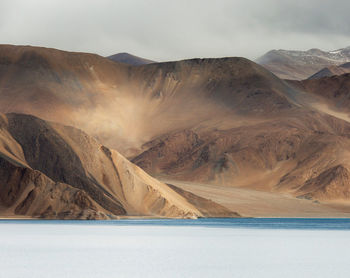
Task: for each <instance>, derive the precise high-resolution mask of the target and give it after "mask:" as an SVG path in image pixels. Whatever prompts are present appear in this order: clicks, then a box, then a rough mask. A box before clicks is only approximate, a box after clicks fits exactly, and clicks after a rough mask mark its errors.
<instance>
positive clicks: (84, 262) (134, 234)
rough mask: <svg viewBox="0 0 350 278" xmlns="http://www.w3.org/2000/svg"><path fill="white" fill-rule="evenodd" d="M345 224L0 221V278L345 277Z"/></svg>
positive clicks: (349, 241) (349, 252)
mask: <svg viewBox="0 0 350 278" xmlns="http://www.w3.org/2000/svg"><path fill="white" fill-rule="evenodd" d="M349 246H350V220H348V219H278V218H273V219H272V218H271V219H266V218H264V219H253V218H251V219H198V220H161V219H147V220H136V219H135V220H116V221H56V220H0V277H1V278H2V277H6V278H17V277H18V278H19V277H26V278H41V277H42V278H44V277H45V278H47V277H50V278H80V277H83V278H107V277H118V278H119V277H121V278H123V277H126V278H129V277H152V278H155V277H179V278H180V277H181V278H183V277H198V278H199V277H200V278H203V277H215V278H218V277H220V278H221V277H237V278H256V277H262V278H265V277H266V278H277V277H278V278H280V277H283V278H296V277H298V278H300V277H301V278H303V277H305V278H306V277H307V278H310V277H311V278H312V277H317V278H334V277H336V278H343V277H344V278H348V277H349V273H350V264H349V263H348V261H349V256H350V248H349Z"/></svg>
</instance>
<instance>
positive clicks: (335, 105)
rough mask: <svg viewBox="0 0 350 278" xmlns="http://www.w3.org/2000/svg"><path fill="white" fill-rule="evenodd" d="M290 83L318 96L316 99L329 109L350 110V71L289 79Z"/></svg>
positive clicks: (297, 88) (313, 95) (337, 110)
mask: <svg viewBox="0 0 350 278" xmlns="http://www.w3.org/2000/svg"><path fill="white" fill-rule="evenodd" d="M288 83H289V84H290V85H291V86H293V87H294V88H295V89H296V90H299V91H304V92H307V94H309V95H310V96H312V97H314V98H315V97H316V98H318V99H317V100H316V101H317V102H320V103H321V104H322V105H323V106H326V107H327V108H328V110H331V111H333V112H342V113H349V112H350V110H349V107H350V106H349V105H350V102H349V99H350V73H347V74H343V75H339V76H330V77H323V78H318V79H307V80H303V81H288ZM314 101H315V100H314ZM345 115H346V114H345Z"/></svg>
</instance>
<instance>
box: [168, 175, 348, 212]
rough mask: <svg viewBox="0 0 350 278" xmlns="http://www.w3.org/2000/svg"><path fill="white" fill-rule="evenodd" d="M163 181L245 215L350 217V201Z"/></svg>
mask: <svg viewBox="0 0 350 278" xmlns="http://www.w3.org/2000/svg"><path fill="white" fill-rule="evenodd" d="M163 181H164V182H168V183H173V184H175V185H176V186H178V187H180V188H182V189H184V190H188V191H190V192H193V193H194V194H196V195H198V196H201V197H204V198H207V199H210V200H213V201H214V202H217V203H219V204H221V205H223V206H225V207H227V208H229V209H233V208H235V209H237V211H239V212H240V213H241V214H242V216H246V217H350V205H349V203H341V202H334V203H325V204H324V203H318V202H314V201H312V200H305V199H297V198H294V197H292V196H290V195H289V194H280V193H272V192H264V191H259V190H254V189H247V188H236V187H235V188H233V187H227V186H217V185H210V184H203V183H192V182H182V181H175V180H168V179H163Z"/></svg>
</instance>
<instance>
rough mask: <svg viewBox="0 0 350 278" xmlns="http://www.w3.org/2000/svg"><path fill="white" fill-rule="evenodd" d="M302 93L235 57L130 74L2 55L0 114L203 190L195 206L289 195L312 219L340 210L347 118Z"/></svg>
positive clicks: (65, 55)
mask: <svg viewBox="0 0 350 278" xmlns="http://www.w3.org/2000/svg"><path fill="white" fill-rule="evenodd" d="M1 49H2V50H1ZM309 81H310V82H311V81H313V80H309ZM305 84H306V83H305ZM305 84H304V83H302V82H299V81H293V82H292V81H288V82H287V81H284V80H281V79H279V78H278V77H277V76H276V75H274V74H272V73H271V72H270V71H268V70H266V69H265V68H264V67H262V66H260V65H258V64H256V63H254V62H252V61H249V60H247V59H244V58H239V57H233V58H220V59H190V60H184V61H176V62H166V63H154V64H148V65H141V66H137V67H133V66H128V65H126V64H122V63H117V62H112V61H110V60H109V59H106V58H103V57H100V56H98V55H92V54H87V53H71V52H64V51H59V50H55V49H43V48H33V47H16V46H1V47H0V97H1V98H0V111H2V112H5V113H8V112H17V113H27V114H32V115H35V116H38V117H41V118H43V119H44V120H49V121H55V122H60V123H62V124H65V125H71V126H75V127H77V128H79V129H82V130H83V131H85V132H86V133H87V134H89V135H92V136H93V137H94V138H97V140H98V141H100V142H101V143H102V144H103V145H105V146H107V148H112V149H117V150H118V151H120V152H121V154H122V155H125V156H127V157H128V158H129V159H131V160H132V162H133V163H135V164H137V165H138V166H140V167H141V168H143V169H144V170H145V171H146V172H147V173H148V174H151V175H154V176H155V177H156V178H157V179H158V180H161V181H163V184H165V183H167V184H170V185H174V186H177V187H178V188H179V189H178V192H180V190H185V191H187V193H183V196H187V198H188V200H192V201H193V199H195V198H193V197H191V196H192V195H191V194H196V192H197V191H194V190H195V188H198V186H197V185H210V186H213V187H211V189H210V190H211V191H210V192H211V193H210V194H211V195H206V193H205V194H203V195H199V197H202V198H206V199H211V200H217V198H215V196H214V195H215V194H216V193H215V186H216V188H220V187H221V188H222V187H227V188H235V189H238V188H240V189H244V190H245V191H244V192H245V193H244V194H246V195H245V196H246V199H250V203H249V206H251V207H254V206H255V205H256V203H254V200H255V199H252V198H250V197H249V196H257V195H259V196H262V197H261V198H262V199H263V198H270V197H271V196H274V197H273V199H274V200H279V201H276V202H275V204H278V205H276V207H275V211H276V212H277V211H282V210H283V206H284V201H285V200H286V199H285V196H289V197H290V198H292V200H294V201H295V200H297V201H298V202H297V204H298V205H300V203H299V202H301V201H303V202H306V203H307V204H308V205H307V206H306V207H308V208H310V206H311V207H312V209H315V210H318V209H319V208H321V207H322V208H323V209H324V210H323V212H324V211H327V209H328V210H329V211H330V210H332V209H334V206H336V207H337V208H338V207H339V206H341V210H345V211H348V205H347V204H348V200H349V198H348V193H347V192H348V190H349V187H348V186H343V185H346V177H347V176H346V174H345V173H346V171H347V170H349V167H350V166H349V165H350V162H349V159H348V157H350V156H349V155H348V154H349V151H350V147H349V138H348V134H349V122H348V119H347V118H346V117H345V116H344V113H343V112H342V111H341V110H339V109H338V108H336V109H338V110H334V111H333V110H330V109H327V106H325V103H328V102H330V101H329V100H328V99H327V96H326V95H327V94H328V89H327V88H325V91H324V92H323V94H324V95H322V94H315V93H312V92H311V91H309V90H306V89H305V88H304V86H306V85H305ZM315 87H316V85H315ZM339 169H340V170H339ZM330 174H332V175H334V179H329V180H328V182H326V184H321V183H320V181H321V179H322V178H323V177H324V176H325V175H330ZM49 177H50V176H49ZM50 178H51V177H50ZM187 183H191V186H187ZM184 184H185V185H184ZM349 184H350V183H349ZM170 185H169V186H170ZM328 185H329V186H328ZM192 189H193V190H192ZM201 192H202V191H201ZM218 192H219V191H218ZM202 193H203V192H202ZM202 193H201V194H202ZM262 193H264V194H262ZM267 193H268V194H267ZM218 194H219V193H218ZM271 194H272V195H271ZM196 195H198V194H196ZM230 196H234V194H232V195H230ZM267 196H268V197H267ZM289 197H288V198H289ZM296 197H297V198H296ZM240 198H243V197H242V195H240ZM288 200H289V201H290V199H288ZM234 201H235V200H234V197H232V202H233V203H231V205H232V206H231V205H230V208H231V210H234V211H235V209H234V205H233V204H234ZM236 201H237V200H236ZM289 201H288V202H289ZM294 201H293V202H292V203H293V204H296V203H295V202H294ZM193 202H194V201H193ZM266 202H269V199H264V201H263V202H260V204H262V203H266ZM314 202H315V203H314ZM317 202H321V204H318V203H317ZM219 203H220V202H219ZM227 203H228V202H227V200H226V201H225V202H224V203H220V204H221V205H225V206H226V204H227ZM328 203H332V208H330V207H324V205H325V204H328ZM191 204H192V205H193V203H191ZM303 204H305V203H303ZM344 204H345V205H344ZM278 206H279V207H278ZM290 207H292V205H290V206H289V208H290ZM300 207H304V208H305V206H300ZM196 208H199V207H197V206H196ZM241 208H244V207H241ZM284 209H286V207H284ZM264 210H265V211H266V206H264V205H261V206H260V207H259V208H256V209H255V212H253V213H254V215H260V216H261V215H263V213H264ZM246 211H247V210H246ZM257 211H259V212H257ZM299 212H300V211H299ZM201 213H202V215H204V213H203V210H202V211H201ZM265 215H266V214H265ZM274 215H276V214H270V213H269V214H268V216H274ZM297 215H299V214H297ZM319 215H320V214H319ZM321 215H324V214H321ZM289 216H290V215H289Z"/></svg>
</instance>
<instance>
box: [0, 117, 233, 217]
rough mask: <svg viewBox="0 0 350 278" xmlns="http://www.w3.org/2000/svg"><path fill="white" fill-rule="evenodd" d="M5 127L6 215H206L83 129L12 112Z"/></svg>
mask: <svg viewBox="0 0 350 278" xmlns="http://www.w3.org/2000/svg"><path fill="white" fill-rule="evenodd" d="M0 130H1V138H0V139H1V140H0V142H1V146H2V147H1V148H0V163H1V167H0V169H1V170H0V171H1V172H0V180H1V187H0V188H1V192H0V199H1V202H0V203H1V204H0V210H1V214H2V216H6V215H7V216H11V215H14V214H17V215H28V216H40V217H49V218H106V217H115V216H118V215H128V216H131V215H136V216H163V217H198V216H202V213H201V212H200V210H198V209H197V208H196V207H195V206H193V205H192V204H190V203H189V202H188V201H187V200H186V199H185V198H184V197H182V196H181V195H180V194H178V193H176V192H175V191H173V190H172V189H171V188H169V187H168V186H167V185H165V184H164V183H161V182H159V181H157V180H156V179H153V178H151V177H150V176H148V175H147V174H146V173H145V172H144V171H142V170H141V169H140V168H138V167H137V166H135V165H133V164H132V163H130V162H129V161H128V160H126V159H125V158H124V157H123V156H121V155H120V154H119V153H117V152H116V151H114V150H110V149H108V148H106V147H104V146H102V145H100V144H99V143H98V142H97V141H96V140H95V139H93V138H91V137H89V136H88V135H86V134H85V133H83V132H82V131H80V130H78V129H75V128H73V127H68V126H63V125H60V124H55V123H50V122H45V121H43V120H40V119H38V118H35V117H33V116H27V115H21V114H8V115H6V116H4V115H3V116H1V125H0ZM232 215H234V214H233V213H232Z"/></svg>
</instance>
